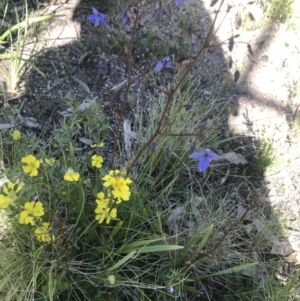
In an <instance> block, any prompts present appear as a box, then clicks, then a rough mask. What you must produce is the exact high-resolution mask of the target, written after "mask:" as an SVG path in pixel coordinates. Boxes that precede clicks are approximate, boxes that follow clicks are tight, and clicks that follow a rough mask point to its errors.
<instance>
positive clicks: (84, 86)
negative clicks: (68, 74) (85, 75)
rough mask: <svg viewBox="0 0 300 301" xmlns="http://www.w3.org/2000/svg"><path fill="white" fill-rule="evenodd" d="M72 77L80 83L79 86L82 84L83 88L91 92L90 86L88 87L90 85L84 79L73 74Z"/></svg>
mask: <svg viewBox="0 0 300 301" xmlns="http://www.w3.org/2000/svg"><path fill="white" fill-rule="evenodd" d="M72 78H73V79H74V80H75V81H76V82H77V83H78V84H79V86H81V88H83V89H84V90H85V91H86V92H87V93H91V90H90V88H89V87H88V85H87V84H86V83H85V82H83V81H82V80H80V79H78V78H76V77H74V76H72Z"/></svg>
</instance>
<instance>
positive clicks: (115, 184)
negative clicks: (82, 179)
mask: <svg viewBox="0 0 300 301" xmlns="http://www.w3.org/2000/svg"><path fill="white" fill-rule="evenodd" d="M125 176H126V171H125V170H123V171H119V170H111V171H110V172H109V174H108V175H106V176H105V177H104V178H102V180H103V181H104V184H103V186H104V187H110V188H111V193H112V195H113V196H114V197H115V198H117V199H119V201H121V200H123V201H128V200H129V197H130V189H129V186H128V185H129V184H131V183H132V181H131V180H130V179H129V178H125Z"/></svg>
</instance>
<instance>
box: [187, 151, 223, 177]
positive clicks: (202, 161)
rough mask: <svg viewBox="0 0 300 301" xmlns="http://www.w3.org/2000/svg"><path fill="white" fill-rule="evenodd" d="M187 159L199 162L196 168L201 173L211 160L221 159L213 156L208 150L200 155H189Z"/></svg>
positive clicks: (195, 153) (194, 153)
mask: <svg viewBox="0 0 300 301" xmlns="http://www.w3.org/2000/svg"><path fill="white" fill-rule="evenodd" d="M189 158H191V159H197V160H199V163H198V168H199V171H200V172H203V171H205V170H206V169H207V168H208V166H209V164H210V161H211V160H222V159H223V157H222V156H219V155H217V154H215V153H214V152H213V151H211V150H210V149H206V150H204V151H203V152H201V153H198V152H193V153H192V154H191V155H189Z"/></svg>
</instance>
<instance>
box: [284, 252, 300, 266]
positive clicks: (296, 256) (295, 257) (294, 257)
mask: <svg viewBox="0 0 300 301" xmlns="http://www.w3.org/2000/svg"><path fill="white" fill-rule="evenodd" d="M285 260H286V261H287V262H290V263H294V264H296V265H298V264H300V253H299V252H294V253H292V254H291V255H289V256H287V257H285Z"/></svg>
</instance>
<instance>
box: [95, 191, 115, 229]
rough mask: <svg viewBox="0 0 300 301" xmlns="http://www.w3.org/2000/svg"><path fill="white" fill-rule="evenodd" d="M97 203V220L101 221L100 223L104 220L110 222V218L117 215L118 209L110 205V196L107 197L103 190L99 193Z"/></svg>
mask: <svg viewBox="0 0 300 301" xmlns="http://www.w3.org/2000/svg"><path fill="white" fill-rule="evenodd" d="M96 203H97V208H96V209H95V213H96V217H95V218H96V220H97V221H98V222H99V224H102V223H103V221H104V220H106V223H107V224H109V223H110V220H111V219H112V218H115V217H116V216H117V209H116V208H111V207H110V206H109V198H105V195H104V193H103V192H99V193H98V194H97V199H96Z"/></svg>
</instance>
